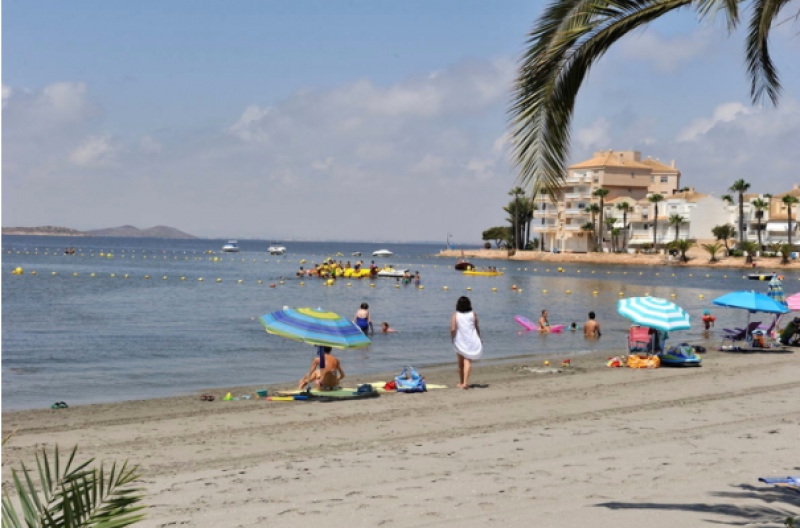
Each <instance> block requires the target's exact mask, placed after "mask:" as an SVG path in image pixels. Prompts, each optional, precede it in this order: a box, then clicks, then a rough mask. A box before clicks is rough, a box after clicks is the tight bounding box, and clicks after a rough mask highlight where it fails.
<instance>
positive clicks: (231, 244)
mask: <svg viewBox="0 0 800 528" xmlns="http://www.w3.org/2000/svg"><path fill="white" fill-rule="evenodd" d="M222 251H224V252H225V253H238V252H239V244H238V243H237V242H236V241H235V240H228V243H227V244H225V245H224V246H222Z"/></svg>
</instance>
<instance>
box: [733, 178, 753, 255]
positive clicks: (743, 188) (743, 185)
mask: <svg viewBox="0 0 800 528" xmlns="http://www.w3.org/2000/svg"><path fill="white" fill-rule="evenodd" d="M749 188H750V184H749V183H747V182H746V181H744V180H742V179H739V180H736V181H735V182H733V185H731V186H730V188H729V189H728V190H729V191H732V192H735V193H739V244H741V243H742V242H744V233H745V228H744V193H746V192H747V190H748V189H749Z"/></svg>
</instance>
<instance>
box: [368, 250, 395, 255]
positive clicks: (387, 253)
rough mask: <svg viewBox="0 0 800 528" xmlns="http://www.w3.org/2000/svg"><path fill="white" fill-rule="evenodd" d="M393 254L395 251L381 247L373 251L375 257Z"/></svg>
mask: <svg viewBox="0 0 800 528" xmlns="http://www.w3.org/2000/svg"><path fill="white" fill-rule="evenodd" d="M392 255H394V253H392V252H391V251H389V250H388V249H379V250H378V251H373V252H372V256H373V257H391V256H392Z"/></svg>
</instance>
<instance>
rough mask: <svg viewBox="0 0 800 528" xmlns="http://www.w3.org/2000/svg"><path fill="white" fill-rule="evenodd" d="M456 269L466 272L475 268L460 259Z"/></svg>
mask: <svg viewBox="0 0 800 528" xmlns="http://www.w3.org/2000/svg"><path fill="white" fill-rule="evenodd" d="M454 267H455V268H456V269H457V270H459V271H464V270H471V269H473V268H474V267H475V266H473V265H472V264H471V263H469V262H467V261H466V260H460V259H459V261H458V262H456V265H455V266H454Z"/></svg>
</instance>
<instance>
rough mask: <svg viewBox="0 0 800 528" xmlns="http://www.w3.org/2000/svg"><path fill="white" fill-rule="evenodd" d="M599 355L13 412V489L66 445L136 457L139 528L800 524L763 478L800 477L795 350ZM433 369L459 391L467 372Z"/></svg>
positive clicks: (9, 425)
mask: <svg viewBox="0 0 800 528" xmlns="http://www.w3.org/2000/svg"><path fill="white" fill-rule="evenodd" d="M552 359H553V363H554V364H556V363H557V361H559V360H557V359H556V358H552ZM604 359H605V358H603V357H596V356H595V357H591V356H588V357H582V358H577V359H575V360H573V361H574V363H575V366H574V367H572V368H571V369H567V370H564V371H562V372H560V373H551V374H537V373H533V372H530V371H528V370H524V369H521V368H520V367H522V366H525V365H529V366H532V367H541V361H542V359H541V358H539V359H536V360H533V359H531V360H530V361H524V360H523V361H517V362H515V363H511V362H508V363H496V364H483V365H481V364H478V365H477V367H476V369H475V371H474V376H473V380H472V381H473V382H474V383H476V384H478V385H479V387H477V388H474V389H471V390H467V391H464V390H459V389H443V390H438V391H431V392H428V393H426V394H386V395H384V396H381V397H380V398H377V399H373V400H362V401H350V402H335V403H307V402H266V401H236V402H222V401H219V399H220V397H221V396H222V395H223V394H224V391H219V390H217V391H214V394H215V395H216V396H217V401H214V402H202V401H199V399H198V398H197V397H196V396H193V397H188V396H187V397H180V398H168V399H157V400H143V401H132V402H124V403H117V404H108V405H88V406H83V407H74V408H70V409H66V410H37V411H24V412H13V413H4V414H3V431H4V434H6V433H8V432H10V431H12V430H15V429H16V430H17V432H16V435H15V436H14V437H13V439H12V440H11V442H10V443H9V444H8V445H6V447H5V448H4V449H3V481H4V482H6V483H7V482H9V474H10V471H9V468H10V466H18V464H19V463H20V462H21V461H25V462H26V463H30V462H31V461H32V460H33V458H32V455H33V453H34V450H35V449H36V448H37V447H39V448H40V447H41V446H43V445H46V446H52V445H53V444H55V443H58V444H59V445H60V446H62V448H64V447H67V446H72V445H74V444H79V445H80V446H81V453H82V454H83V455H84V456H85V457H88V456H89V455H93V454H94V455H96V456H98V457H99V458H104V459H111V458H116V459H123V458H129V459H130V460H131V461H134V462H137V463H139V464H141V470H142V473H143V477H142V485H144V486H145V487H146V488H147V492H148V498H147V504H148V506H149V509H148V512H147V513H148V518H147V520H145V521H144V522H143V523H141V526H144V527H167V526H178V525H179V526H198V527H200V526H225V527H227V526H237V527H238V526H263V525H270V526H299V525H301V524H306V523H308V522H311V523H314V524H319V523H326V524H329V523H331V522H335V523H338V524H344V525H346V526H354V527H356V526H487V525H491V526H523V525H525V526H553V527H585V526H593V527H628V526H629V527H634V526H637V527H638V526H650V527H674V526H702V525H712V524H723V525H742V526H744V525H746V526H782V521H783V519H784V518H785V517H786V516H787V515H790V514H792V515H798V514H800V496H799V495H797V494H792V493H791V492H789V491H786V490H781V489H778V488H773V487H770V486H766V485H761V484H759V483H758V477H763V476H787V475H790V474H798V473H800V457H799V456H798V454H799V453H800V450H799V449H798V439H799V438H800V384H798V379H800V359H799V356H798V354H796V353H778V352H773V353H764V354H731V353H722V352H709V353H708V354H707V355H706V356H705V359H704V366H703V367H702V368H695V369H666V368H662V369H658V370H647V371H641V370H632V369H608V368H605V367H604V366H603V364H604V361H603V360H604ZM534 361H535V363H534ZM424 374H425V375H426V376H427V378H428V380H429V382H431V383H445V384H449V385H451V386H452V385H454V384H455V382H456V373H455V370H454V369H453V368H444V369H440V370H430V371H428V372H424ZM376 378H377V379H381V376H372V377H371V378H369V379H368V378H362V379H360V380H356V379H353V380H349V381H350V383H349V385H352V384H354V383H356V382H358V381H374V379H376ZM384 378H386V376H384ZM251 389H253V388H241V389H236V390H235V391H234V394H236V393H237V392H242V393H244V392H245V391H248V390H251ZM137 526H139V525H137Z"/></svg>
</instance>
